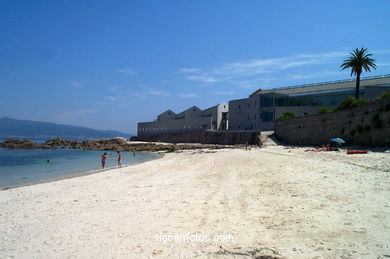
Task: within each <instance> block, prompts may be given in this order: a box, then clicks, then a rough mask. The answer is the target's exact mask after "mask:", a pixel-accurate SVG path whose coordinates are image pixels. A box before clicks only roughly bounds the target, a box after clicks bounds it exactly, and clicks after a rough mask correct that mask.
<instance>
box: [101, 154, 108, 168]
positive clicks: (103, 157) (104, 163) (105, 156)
mask: <svg viewBox="0 0 390 259" xmlns="http://www.w3.org/2000/svg"><path fill="white" fill-rule="evenodd" d="M106 161H107V153H104V154H103V155H102V168H103V169H104V167H105V166H106Z"/></svg>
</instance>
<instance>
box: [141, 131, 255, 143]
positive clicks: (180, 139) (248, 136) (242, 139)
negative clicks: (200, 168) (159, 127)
mask: <svg viewBox="0 0 390 259" xmlns="http://www.w3.org/2000/svg"><path fill="white" fill-rule="evenodd" d="M259 134H260V132H258V131H203V132H189V133H176V134H163V135H154V136H140V137H136V138H133V139H134V140H139V141H148V142H151V141H153V142H156V141H162V142H168V143H202V144H221V145H234V144H245V143H247V142H248V144H251V145H258V144H259V137H258V135H259Z"/></svg>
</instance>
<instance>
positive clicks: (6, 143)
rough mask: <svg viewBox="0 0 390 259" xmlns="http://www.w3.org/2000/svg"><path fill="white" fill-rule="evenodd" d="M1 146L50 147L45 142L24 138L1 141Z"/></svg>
mask: <svg viewBox="0 0 390 259" xmlns="http://www.w3.org/2000/svg"><path fill="white" fill-rule="evenodd" d="M0 147H5V148H9V149H16V148H20V149H34V148H45V149H47V148H50V146H47V145H44V144H38V143H35V142H33V141H30V140H23V139H8V140H6V141H4V142H2V143H1V142H0Z"/></svg>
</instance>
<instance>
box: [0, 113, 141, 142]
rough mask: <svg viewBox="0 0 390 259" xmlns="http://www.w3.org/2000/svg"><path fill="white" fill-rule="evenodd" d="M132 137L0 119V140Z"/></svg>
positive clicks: (112, 132) (57, 125) (44, 123)
mask: <svg viewBox="0 0 390 259" xmlns="http://www.w3.org/2000/svg"><path fill="white" fill-rule="evenodd" d="M131 136H134V135H132V134H126V133H122V132H119V131H113V130H95V129H90V128H86V127H78V126H71V125H63V124H55V123H49V122H40V121H29V120H16V119H11V118H0V138H3V139H7V138H23V139H52V138H57V137H60V138H64V139H69V140H86V139H98V138H113V137H125V138H129V137H131Z"/></svg>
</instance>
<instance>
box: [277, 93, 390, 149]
mask: <svg viewBox="0 0 390 259" xmlns="http://www.w3.org/2000/svg"><path fill="white" fill-rule="evenodd" d="M275 135H276V137H277V138H278V139H279V140H281V141H283V142H285V143H289V144H298V145H322V144H326V143H329V141H330V139H332V138H335V137H338V138H342V139H344V140H345V141H346V142H347V145H362V146H390V97H387V98H384V99H382V100H379V101H374V102H371V103H369V104H366V105H364V106H360V107H355V108H352V109H348V110H342V111H337V112H331V113H324V114H316V115H310V116H306V117H301V118H295V119H289V120H277V121H275Z"/></svg>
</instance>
